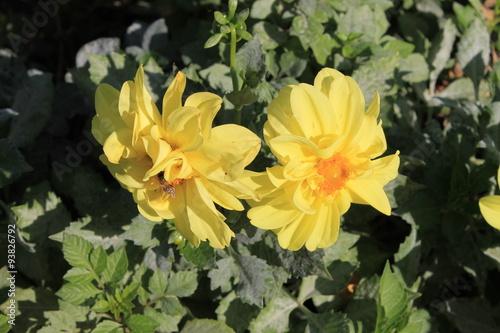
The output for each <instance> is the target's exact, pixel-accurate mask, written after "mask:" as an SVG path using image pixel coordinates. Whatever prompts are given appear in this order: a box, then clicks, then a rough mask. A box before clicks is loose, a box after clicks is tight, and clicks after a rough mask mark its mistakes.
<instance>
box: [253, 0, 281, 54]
mask: <svg viewBox="0 0 500 333" xmlns="http://www.w3.org/2000/svg"><path fill="white" fill-rule="evenodd" d="M257 2H259V1H257ZM253 34H254V35H258V36H259V40H260V42H261V44H262V48H263V49H264V50H273V49H275V48H277V47H279V46H280V45H282V44H283V43H285V41H286V39H287V37H288V35H287V33H286V32H285V31H283V30H282V29H281V28H280V27H278V26H276V25H274V24H272V23H269V22H267V21H260V22H257V23H256V24H255V25H254V26H253Z"/></svg>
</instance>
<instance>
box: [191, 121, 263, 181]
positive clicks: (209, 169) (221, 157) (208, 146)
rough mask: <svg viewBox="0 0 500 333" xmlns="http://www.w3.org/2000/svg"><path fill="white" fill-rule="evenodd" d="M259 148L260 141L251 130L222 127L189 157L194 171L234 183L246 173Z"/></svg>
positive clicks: (216, 129)
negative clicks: (244, 171) (246, 168)
mask: <svg viewBox="0 0 500 333" xmlns="http://www.w3.org/2000/svg"><path fill="white" fill-rule="evenodd" d="M259 148H260V139H259V138H258V137H257V136H256V135H255V134H253V133H252V132H251V131H250V130H248V129H245V128H243V127H241V126H237V125H222V126H217V127H215V128H213V130H212V135H211V137H210V139H209V140H207V141H206V142H204V144H203V146H202V147H201V148H200V149H199V150H197V151H194V152H190V153H188V154H187V155H188V158H189V162H190V163H191V165H192V166H193V168H194V169H196V170H197V171H198V172H199V173H200V174H202V175H203V176H204V177H207V178H209V179H211V180H216V181H219V182H230V181H233V180H236V179H237V178H238V177H239V176H240V175H241V174H242V172H243V169H244V168H245V167H246V166H247V165H248V164H249V163H250V162H251V161H252V160H253V159H254V157H255V156H256V154H257V153H258V151H259Z"/></svg>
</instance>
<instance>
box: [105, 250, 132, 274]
mask: <svg viewBox="0 0 500 333" xmlns="http://www.w3.org/2000/svg"><path fill="white" fill-rule="evenodd" d="M127 268H128V259H127V253H126V252H125V248H124V247H121V248H120V249H118V250H116V251H114V252H111V253H110V254H109V255H108V264H107V266H106V269H105V270H104V271H103V272H102V278H103V279H104V281H106V282H118V281H120V280H121V279H122V278H123V277H124V276H125V273H126V272H127Z"/></svg>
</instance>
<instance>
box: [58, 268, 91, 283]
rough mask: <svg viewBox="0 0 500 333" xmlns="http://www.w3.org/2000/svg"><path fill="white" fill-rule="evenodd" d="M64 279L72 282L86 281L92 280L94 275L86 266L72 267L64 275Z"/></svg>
mask: <svg viewBox="0 0 500 333" xmlns="http://www.w3.org/2000/svg"><path fill="white" fill-rule="evenodd" d="M64 279H65V280H66V281H68V282H73V283H88V282H91V281H93V280H94V275H93V274H92V273H91V272H90V271H89V270H88V269H86V268H80V267H73V268H71V269H70V270H68V272H67V273H66V274H65V275H64Z"/></svg>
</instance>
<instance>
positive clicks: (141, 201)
mask: <svg viewBox="0 0 500 333" xmlns="http://www.w3.org/2000/svg"><path fill="white" fill-rule="evenodd" d="M133 194H134V201H135V202H136V203H137V208H138V209H139V212H140V213H141V215H142V216H144V217H145V218H147V219H149V220H151V221H161V220H163V219H162V218H161V217H160V216H158V213H156V211H155V210H154V209H153V208H152V207H151V206H150V204H149V201H148V200H147V199H146V190H136V191H134V192H133Z"/></svg>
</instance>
